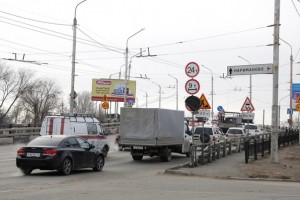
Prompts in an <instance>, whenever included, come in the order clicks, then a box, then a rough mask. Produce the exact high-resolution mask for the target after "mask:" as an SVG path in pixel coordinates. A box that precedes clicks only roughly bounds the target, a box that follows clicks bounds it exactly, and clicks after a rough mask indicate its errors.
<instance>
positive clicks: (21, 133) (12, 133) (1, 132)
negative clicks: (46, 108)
mask: <svg viewBox="0 0 300 200" xmlns="http://www.w3.org/2000/svg"><path fill="white" fill-rule="evenodd" d="M101 126H102V128H103V129H104V130H105V132H106V133H107V134H114V133H117V132H118V128H119V126H120V123H119V122H113V123H102V124H101ZM40 130H41V127H20V128H5V129H0V143H3V144H5V143H7V142H8V143H14V142H17V141H22V142H28V141H29V140H30V138H31V137H36V136H39V135H40Z"/></svg>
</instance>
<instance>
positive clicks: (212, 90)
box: [201, 65, 214, 119]
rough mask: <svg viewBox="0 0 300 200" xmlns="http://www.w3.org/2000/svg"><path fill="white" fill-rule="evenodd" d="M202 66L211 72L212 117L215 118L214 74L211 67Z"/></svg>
mask: <svg viewBox="0 0 300 200" xmlns="http://www.w3.org/2000/svg"><path fill="white" fill-rule="evenodd" d="M201 66H202V67H204V68H205V69H207V70H209V71H210V73H211V119H213V118H214V76H213V72H212V70H211V69H209V68H208V67H206V66H205V65H201Z"/></svg>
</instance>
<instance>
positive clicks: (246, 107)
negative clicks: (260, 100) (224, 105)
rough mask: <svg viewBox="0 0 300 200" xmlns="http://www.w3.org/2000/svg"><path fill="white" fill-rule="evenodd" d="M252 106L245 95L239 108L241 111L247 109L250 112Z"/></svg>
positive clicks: (252, 109) (252, 108)
mask: <svg viewBox="0 0 300 200" xmlns="http://www.w3.org/2000/svg"><path fill="white" fill-rule="evenodd" d="M254 110H255V109H254V106H253V105H252V103H251V101H250V99H249V98H248V97H247V98H246V100H245V102H244V104H243V106H242V108H241V111H249V112H252V111H254Z"/></svg>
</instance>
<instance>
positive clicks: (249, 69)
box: [227, 64, 273, 76]
mask: <svg viewBox="0 0 300 200" xmlns="http://www.w3.org/2000/svg"><path fill="white" fill-rule="evenodd" d="M251 74H273V64H257V65H236V66H227V76H235V75H251Z"/></svg>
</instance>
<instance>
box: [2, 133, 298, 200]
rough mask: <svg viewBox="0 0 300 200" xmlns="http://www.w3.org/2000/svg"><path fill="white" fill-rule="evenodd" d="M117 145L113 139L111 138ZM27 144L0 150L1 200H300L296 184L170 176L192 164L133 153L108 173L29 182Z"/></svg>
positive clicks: (50, 174)
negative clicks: (18, 161)
mask: <svg viewBox="0 0 300 200" xmlns="http://www.w3.org/2000/svg"><path fill="white" fill-rule="evenodd" d="M110 140H111V143H113V137H112V136H110ZM20 146H22V144H13V145H1V146H0V199H1V200H16V199H17V200H18V199H20V200H23V199H24V200H27V199H28V200H42V199H51V200H60V199H72V200H76V199H80V200H85V199H86V200H94V199H97V200H98V199H101V200H106V199H109V200H114V199H118V200H120V199H122V200H140V199H143V200H153V199H166V200H168V199H170V200H171V199H172V200H179V199H189V200H190V199H195V200H196V199H197V200H199V199H206V200H207V199H209V200H210V199H211V200H220V199H225V200H226V199H230V200H232V199H245V200H246V199H251V200H253V199H260V200H264V199H272V200H274V199H280V200H283V199H295V200H296V199H297V200H298V199H300V193H299V190H300V184H299V183H293V182H270V181H245V180H224V179H222V180H218V179H213V178H202V177H192V176H179V175H167V174H164V173H163V172H164V169H166V168H168V167H172V166H176V165H178V164H182V163H185V162H187V161H188V158H186V157H185V156H184V155H178V154H177V155H175V154H174V156H173V157H172V161H171V162H169V163H163V162H160V159H159V158H150V157H146V158H144V159H143V160H142V161H140V162H137V161H133V160H132V159H131V156H130V153H129V152H128V151H122V152H119V151H117V150H116V148H114V147H112V148H111V151H110V152H109V154H108V158H107V159H106V164H105V166H104V169H103V171H102V172H100V173H99V172H93V171H92V170H90V169H86V170H78V171H76V172H74V173H72V174H71V175H69V176H61V175H59V174H58V173H57V172H54V171H39V170H35V171H33V173H32V175H30V176H24V175H23V174H22V173H21V172H20V171H19V169H18V168H17V167H16V166H15V153H16V150H17V149H18V147H20Z"/></svg>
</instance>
